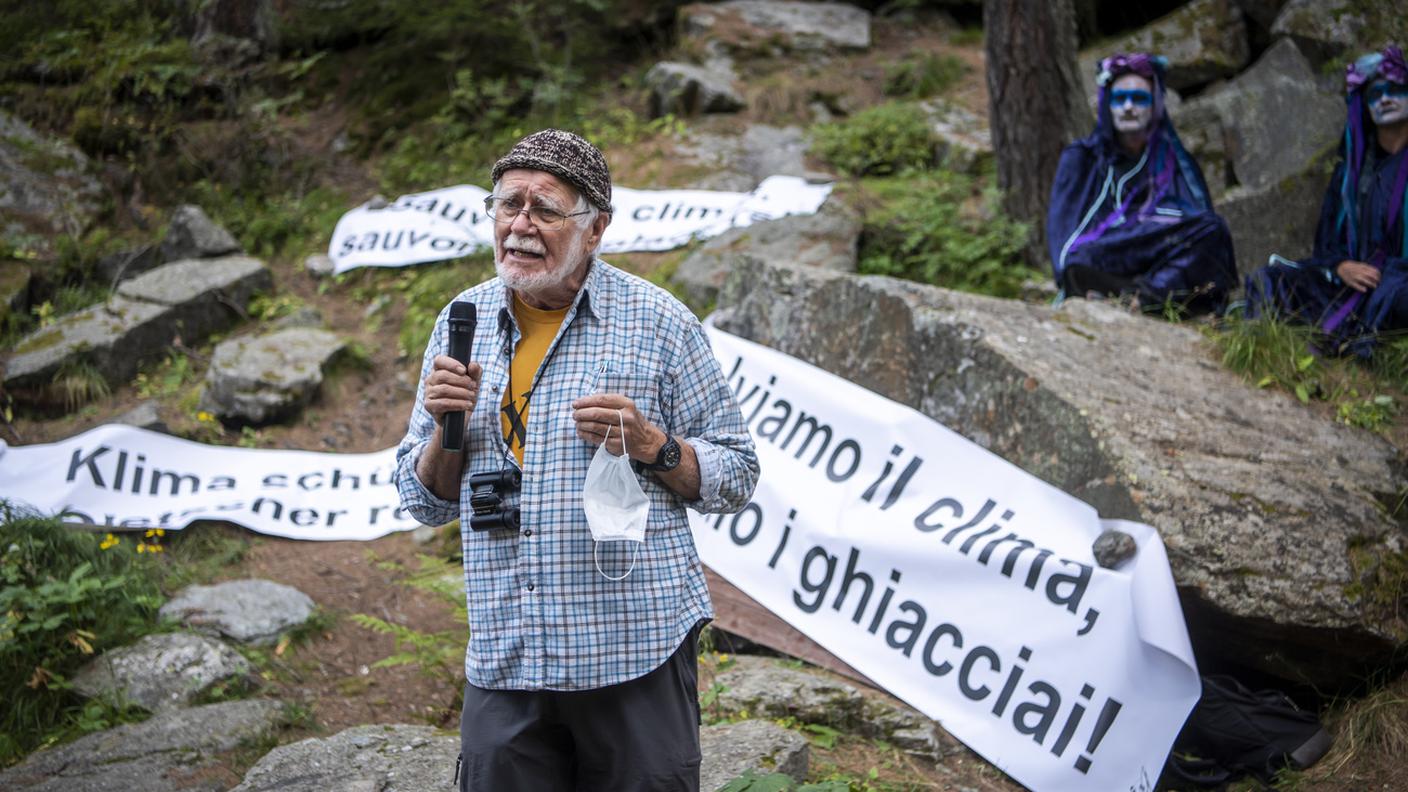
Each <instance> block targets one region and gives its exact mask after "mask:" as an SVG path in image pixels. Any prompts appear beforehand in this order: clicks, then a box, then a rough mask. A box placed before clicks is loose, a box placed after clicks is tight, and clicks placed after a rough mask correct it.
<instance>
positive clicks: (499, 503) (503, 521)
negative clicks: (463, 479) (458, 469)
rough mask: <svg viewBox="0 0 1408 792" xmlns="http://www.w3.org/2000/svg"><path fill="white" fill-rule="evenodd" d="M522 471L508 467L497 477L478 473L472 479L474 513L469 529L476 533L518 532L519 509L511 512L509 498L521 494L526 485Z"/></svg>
mask: <svg viewBox="0 0 1408 792" xmlns="http://www.w3.org/2000/svg"><path fill="white" fill-rule="evenodd" d="M522 480H523V479H522V475H521V474H520V473H519V472H518V468H515V467H506V468H504V469H503V470H500V471H498V472H495V473H477V474H475V475H473V476H470V477H469V486H470V490H471V492H470V496H469V505H470V508H472V509H473V510H474V513H473V514H471V515H470V517H469V527H470V528H472V529H473V530H476V531H496V530H498V529H500V528H507V529H508V530H511V531H516V530H518V509H517V508H509V507H508V506H507V505H506V504H505V503H504V499H505V497H506V496H507V495H508V494H509V493H512V492H517V491H518V487H519V485H520V484H521V483H522Z"/></svg>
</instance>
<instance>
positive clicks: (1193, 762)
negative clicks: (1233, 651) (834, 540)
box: [1168, 676, 1330, 786]
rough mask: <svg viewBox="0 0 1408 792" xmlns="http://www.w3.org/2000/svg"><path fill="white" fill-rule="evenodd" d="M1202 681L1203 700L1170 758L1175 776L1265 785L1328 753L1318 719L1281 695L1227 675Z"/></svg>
mask: <svg viewBox="0 0 1408 792" xmlns="http://www.w3.org/2000/svg"><path fill="white" fill-rule="evenodd" d="M1202 680H1203V695H1202V697H1201V698H1200V699H1198V704H1197V706H1196V707H1194V708H1193V713H1192V714H1191V715H1189V716H1188V722H1187V723H1185V724H1183V731H1182V732H1180V733H1179V735H1178V740H1177V742H1175V743H1174V753H1173V755H1172V756H1170V757H1169V762H1168V767H1169V769H1170V770H1172V771H1173V774H1174V775H1175V776H1177V777H1179V778H1182V779H1183V780H1185V781H1192V782H1193V783H1196V784H1201V785H1204V786H1217V785H1219V784H1222V783H1225V782H1226V781H1228V780H1229V779H1231V778H1234V777H1236V776H1239V775H1244V774H1247V773H1250V774H1252V775H1254V776H1256V777H1257V778H1258V779H1260V780H1262V781H1265V782H1268V783H1269V782H1270V781H1271V780H1272V777H1273V776H1274V775H1276V772H1277V771H1278V770H1281V769H1282V768H1285V767H1289V768H1291V769H1293V770H1304V769H1305V768H1307V767H1310V766H1311V765H1313V764H1315V763H1316V762H1317V761H1319V760H1320V757H1322V756H1324V755H1325V753H1326V752H1327V751H1329V750H1330V734H1329V732H1327V731H1325V728H1324V727H1323V726H1321V725H1320V720H1319V719H1318V718H1316V717H1315V715H1314V713H1310V712H1305V711H1303V710H1301V709H1300V708H1299V707H1297V706H1296V705H1295V703H1294V702H1292V701H1291V700H1290V698H1288V697H1287V696H1286V695H1285V694H1284V693H1281V692H1279V691H1275V690H1262V691H1258V692H1252V691H1250V690H1248V689H1247V688H1246V687H1244V686H1243V685H1242V683H1240V682H1238V681H1237V680H1236V679H1233V678H1232V677H1229V676H1205V677H1203V678H1202ZM1190 755H1191V756H1192V757H1195V758H1189V756H1190Z"/></svg>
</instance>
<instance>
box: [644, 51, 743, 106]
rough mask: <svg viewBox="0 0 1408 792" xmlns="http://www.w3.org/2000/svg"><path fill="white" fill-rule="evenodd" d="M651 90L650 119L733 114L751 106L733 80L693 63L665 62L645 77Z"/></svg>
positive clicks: (728, 75)
mask: <svg viewBox="0 0 1408 792" xmlns="http://www.w3.org/2000/svg"><path fill="white" fill-rule="evenodd" d="M645 84H646V86H647V87H649V88H650V116H651V117H652V118H659V117H660V116H663V115H671V114H673V115H677V116H694V115H701V114H703V113H733V112H737V111H739V110H742V109H743V108H744V107H746V106H747V102H745V101H744V100H743V97H742V96H740V95H739V93H738V92H737V91H735V90H734V89H733V76H732V75H731V74H720V73H718V72H714V71H710V70H708V69H705V68H703V67H702V66H695V65H692V64H689V63H673V62H662V63H657V64H655V65H654V66H652V67H650V71H648V72H646V74H645Z"/></svg>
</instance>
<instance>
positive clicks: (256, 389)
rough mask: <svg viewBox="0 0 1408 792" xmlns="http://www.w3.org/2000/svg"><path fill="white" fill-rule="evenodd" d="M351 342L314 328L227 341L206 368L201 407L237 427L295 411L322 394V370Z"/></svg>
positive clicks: (258, 422) (274, 419)
mask: <svg viewBox="0 0 1408 792" xmlns="http://www.w3.org/2000/svg"><path fill="white" fill-rule="evenodd" d="M346 346H347V342H346V341H344V340H343V339H342V338H340V337H338V336H337V335H336V334H334V333H330V332H328V331H327V330H321V329H318V328H315V327H287V328H284V329H281V330H276V331H274V332H272V333H267V334H264V335H258V336H245V337H240V338H231V339H229V340H226V341H222V342H220V344H218V345H217V346H216V347H215V354H214V356H213V357H212V358H211V360H210V368H209V369H208V370H207V371H206V375H205V388H204V389H203V390H202V391H201V400H200V404H201V409H205V410H209V411H210V412H212V413H214V414H215V415H216V416H217V417H218V418H220V420H221V421H223V422H225V423H227V424H232V425H238V426H244V425H254V426H261V425H263V424H267V423H271V422H273V421H280V420H284V419H286V418H289V417H291V416H293V415H296V414H297V413H298V411H299V410H301V409H303V407H304V406H305V405H307V404H308V403H309V402H310V401H312V400H313V397H314V396H316V395H317V393H318V388H319V387H321V386H322V383H323V369H324V368H325V367H326V366H327V365H328V364H329V363H330V362H332V360H333V359H334V358H335V357H336V356H337V355H338V354H339V353H340V352H342V350H343V349H345V348H346Z"/></svg>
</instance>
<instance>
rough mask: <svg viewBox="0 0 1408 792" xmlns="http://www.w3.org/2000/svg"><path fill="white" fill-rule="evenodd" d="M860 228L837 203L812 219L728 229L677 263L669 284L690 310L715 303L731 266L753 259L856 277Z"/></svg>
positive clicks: (828, 203)
mask: <svg viewBox="0 0 1408 792" xmlns="http://www.w3.org/2000/svg"><path fill="white" fill-rule="evenodd" d="M860 232H861V222H860V218H859V217H858V216H857V215H856V213H855V212H854V211H853V210H852V209H851V208H850V207H848V206H846V205H845V204H843V203H841V202H840V201H839V200H837V199H834V198H833V199H829V200H827V201H826V203H824V204H822V205H821V209H820V210H818V211H817V213H816V214H812V215H793V216H790V217H782V218H779V219H777V220H766V221H763V222H760V223H754V224H752V225H750V226H745V227H743V228H733V229H730V230H728V231H725V232H724V233H723V234H720V235H719V236H717V237H714V238H713V239H710V240H709V241H707V242H705V243H704V245H703V246H702V247H700V248H699V249H698V250H696V251H694V252H693V253H691V254H690V255H689V257H688V258H686V259H685V260H684V261H682V262H680V265H679V267H678V268H677V269H676V270H675V274H674V276H673V278H672V280H673V281H674V283H675V284H676V285H677V286H679V287H680V288H681V289H683V290H684V293H685V296H686V297H687V298H688V299H689V302H690V303H691V304H693V305H698V306H705V305H709V304H710V303H712V302H713V301H714V298H715V297H716V296H717V295H718V291H719V286H721V285H723V282H724V279H725V278H727V277H728V273H729V270H730V269H731V268H732V266H733V261H734V260H735V259H737V258H739V257H752V258H755V259H758V260H761V261H777V260H784V261H789V262H791V263H793V264H799V265H804V266H809V267H822V268H824V269H834V270H840V271H843V272H855V269H856V255H857V248H858V247H859V244H860Z"/></svg>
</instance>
